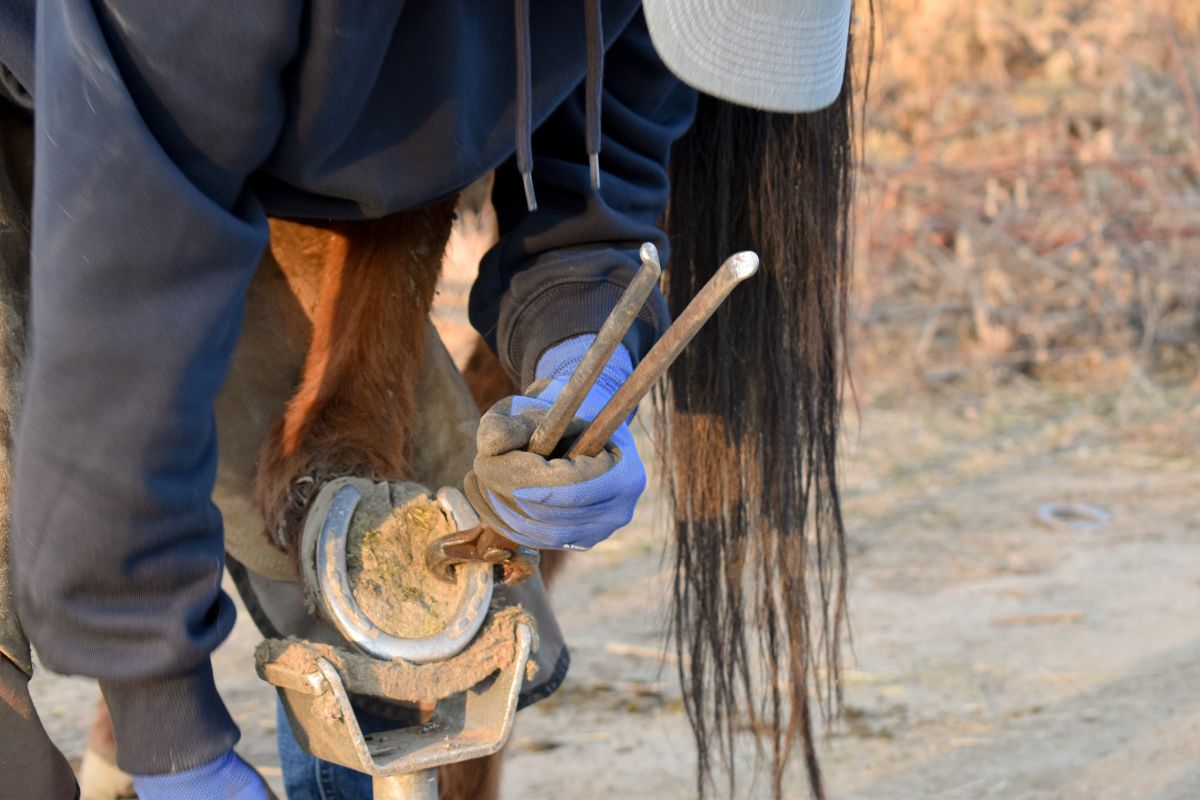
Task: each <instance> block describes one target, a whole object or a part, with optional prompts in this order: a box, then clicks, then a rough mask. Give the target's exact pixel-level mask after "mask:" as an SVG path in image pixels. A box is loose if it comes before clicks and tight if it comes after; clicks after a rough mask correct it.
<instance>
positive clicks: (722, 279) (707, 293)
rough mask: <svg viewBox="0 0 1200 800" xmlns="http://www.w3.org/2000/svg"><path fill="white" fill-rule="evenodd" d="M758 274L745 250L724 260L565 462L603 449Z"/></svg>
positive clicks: (754, 261) (754, 257) (751, 255)
mask: <svg viewBox="0 0 1200 800" xmlns="http://www.w3.org/2000/svg"><path fill="white" fill-rule="evenodd" d="M756 272H758V255H757V254H755V253H752V252H750V251H749V250H746V251H743V252H741V253H734V254H733V255H731V256H730V257H729V258H727V259H725V263H724V264H722V265H721V266H720V267H719V268H718V269H717V271H716V272H715V273H714V274H713V276H712V277H711V278H709V280H708V283H706V284H704V288H703V289H701V290H700V292H699V294H697V295H696V296H695V297H693V298H692V302H690V303H688V305H687V308H685V309H684V310H683V313H682V314H680V315H679V318H678V319H677V320H675V322H674V323H673V324H672V325H671V327H670V328H668V329H667V332H666V333H664V334H663V336H662V338H661V339H659V340H658V342H657V343H656V344H655V345H654V347H652V348H650V352H649V353H647V354H646V357H645V358H643V359H642V360H641V361H640V362H639V363H638V365H637V368H636V369H635V370H634V371H633V374H632V375H630V376H629V378H628V380H626V381H625V383H623V384H622V385H621V388H620V389H618V390H617V393H616V394H614V395H613V396H612V399H610V400H609V401H608V404H607V405H605V406H604V408H603V409H602V410H601V411H600V413H599V414H597V415H596V418H595V419H594V420H592V424H591V425H590V426H588V429H587V430H586V431H584V432H583V434H582V435H581V436H580V437H579V438H578V439H576V440H575V443H574V444H573V445H571V449H570V450H569V451H568V452H567V458H574V457H576V456H580V455H584V456H594V455H597V454H598V453H599V452H600V451H601V450H602V449H604V445H605V443H606V442H607V441H608V440H609V439H610V438H612V435H613V434H614V433H615V432H616V430H617V428H618V427H620V425H621V423H622V422H624V421H625V420H626V419H628V418H629V415H630V414H632V413H633V410H634V409H635V408H637V405H638V403H640V402H641V400H642V398H643V397H645V396H646V393H647V392H649V391H650V388H651V387H652V386H654V384H655V383H656V382H657V381H658V379H659V378H661V377H662V376H663V375H664V374H666V371H667V368H668V367H670V366H671V364H672V363H674V361H675V359H676V358H678V357H679V354H680V353H681V352H683V348H685V347H687V345H688V342H690V341H691V340H692V339H693V338H694V337H695V335H696V334H697V333H699V332H700V329H701V328H702V327H704V323H705V322H707V321H708V318H709V317H711V316H712V315H713V313H714V312H715V311H716V310H717V308H719V307H720V305H721V303H723V302H724V301H725V298H726V297H728V296H729V293H730V292H732V291H733V290H734V288H735V287H737V285H738V284H739V283H741V282H742V281H744V280H746V279H747V278H749V277H750V276H751V275H753V274H754V273H756Z"/></svg>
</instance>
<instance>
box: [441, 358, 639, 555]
mask: <svg viewBox="0 0 1200 800" xmlns="http://www.w3.org/2000/svg"><path fill="white" fill-rule="evenodd" d="M594 339H595V337H594V336H592V335H586V336H577V337H575V338H573V339H568V340H567V341H565V342H561V343H559V344H557V345H555V346H553V347H551V348H550V349H548V350H547V351H546V352H545V353H543V354H542V356H541V358H540V359H538V365H537V370H536V376H535V377H536V380H535V381H534V384H533V385H532V386H531V387H530V388H529V389H528V390H526V391H527V395H518V396H515V397H509V398H506V399H504V400H501V401H500V402H499V403H497V404H496V405H494V406H492V408H491V409H489V410H488V412H487V413H486V414H484V415H483V419H482V420H480V422H479V434H478V437H477V445H478V454H477V455H476V457H475V469H474V470H473V471H472V472H471V473H469V474H468V475H467V477H466V480H465V482H464V483H465V486H464V488H465V489H466V494H467V497H468V498H469V499H470V501H471V504H472V505H473V506H474V507H475V510H476V511H477V512H478V513H479V517H480V519H481V521H482V522H484V523H485V524H487V525H489V526H490V527H492V528H494V529H495V530H496V531H498V532H500V533H503V534H504V535H505V536H507V537H509V538H510V539H512V540H513V541H514V542H517V543H518V544H523V545H527V546H529V547H536V548H540V549H555V550H587V549H588V548H590V547H592V546H593V545H595V544H596V543H597V542H601V541H603V540H605V539H607V538H608V537H609V536H611V535H612V533H613V531H615V530H617V528H620V527H623V526H625V525H628V524H629V520H630V519H632V518H633V507H634V505H636V503H637V500H638V497H640V496H641V494H642V491H643V490H644V489H645V488H646V470H645V468H644V467H643V466H642V461H641V458H639V457H638V452H637V447H635V446H634V443H633V434H632V433H630V431H629V426H628V424H627V423H628V420H627V421H626V423H623V424H622V425H621V427H620V428H618V429H617V432H616V433H615V434H613V437H612V438H611V439H610V440H609V441H608V443H607V445H606V446H605V448H604V450H603V451H602V452H601V453H600V454H599V455H596V456H581V457H578V458H571V459H567V458H552V459H550V460H546V459H544V458H542V457H541V456H538V455H535V454H533V453H530V452H527V451H526V449H525V448H527V447H528V446H529V439H530V437H531V436H533V431H534V429H535V428H536V427H537V424H538V422H540V421H541V419H542V418H543V417H544V416H545V414H546V411H547V410H548V409H549V408H550V405H551V404H552V403H553V402H554V399H555V398H557V397H558V395H559V393H560V392H562V390H563V387H564V386H566V384H567V379H568V378H570V376H571V372H572V371H573V370H574V369H575V367H576V366H578V365H579V361H580V359H582V358H583V354H584V353H585V352H586V351H587V348H588V345H590V344H591V343H592V341H593V340H594ZM632 371H633V366H632V363H631V361H630V358H629V353H628V352H627V351H626V350H625V348H624V347H618V348H617V352H616V353H614V354H613V357H612V358H611V359H610V360H609V362H608V364H607V365H606V366H605V368H604V371H603V373H602V374H601V376H600V379H599V380H597V381H596V384H595V386H593V387H592V389H591V391H590V392H588V395H587V397H586V398H585V399H584V401H583V404H582V405H581V406H580V407H579V410H578V411H577V412H575V414H576V417H577V419H576V420H575V422H574V423H573V424H572V427H571V428H569V429H568V432H567V436H571V435H572V434H574V435H578V434H579V433H582V431H583V429H584V427H585V424H584V423H583V422H581V421H580V420H587V421H589V422H590V421H591V420H592V419H594V418H595V416H596V415H597V414H598V413H600V410H601V409H602V408H604V405H605V404H606V403H607V402H608V400H609V398H611V397H612V396H613V394H614V393H615V392H616V391H617V389H618V388H619V387H620V386H621V384H622V383H623V382H624V381H625V379H626V378H628V377H629V375H630V373H631V372H632ZM530 395H531V396H530Z"/></svg>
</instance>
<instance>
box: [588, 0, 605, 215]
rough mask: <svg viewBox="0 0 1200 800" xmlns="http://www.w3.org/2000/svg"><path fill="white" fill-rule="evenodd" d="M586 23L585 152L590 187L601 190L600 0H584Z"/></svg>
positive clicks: (601, 52)
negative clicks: (589, 175)
mask: <svg viewBox="0 0 1200 800" xmlns="http://www.w3.org/2000/svg"><path fill="white" fill-rule="evenodd" d="M584 17H585V23H586V25H587V101H586V102H587V153H588V168H589V169H590V170H591V173H592V189H593V190H595V191H597V192H598V191H600V93H601V90H602V89H603V88H604V28H603V21H602V19H601V16H600V0H584Z"/></svg>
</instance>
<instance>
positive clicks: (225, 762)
mask: <svg viewBox="0 0 1200 800" xmlns="http://www.w3.org/2000/svg"><path fill="white" fill-rule="evenodd" d="M133 788H134V789H136V790H137V796H138V797H139V798H141V800H217V799H218V798H219V800H270V798H272V797H273V796H274V795H272V794H271V792H270V791H269V790H268V789H267V785H266V783H264V782H263V779H262V778H261V777H260V776H259V774H258V773H257V772H255V771H254V768H253V767H251V766H250V765H249V764H247V763H246V762H245V761H242V759H241V758H240V757H238V755H237V753H235V752H233V751H232V750H230V751H229V752H228V753H226V754H225V755H223V756H221V757H220V758H218V759H216V760H215V761H210V762H208V763H207V764H201V765H200V766H198V767H194V768H192V769H189V770H186V771H184V772H174V773H171V774H170V775H134V776H133Z"/></svg>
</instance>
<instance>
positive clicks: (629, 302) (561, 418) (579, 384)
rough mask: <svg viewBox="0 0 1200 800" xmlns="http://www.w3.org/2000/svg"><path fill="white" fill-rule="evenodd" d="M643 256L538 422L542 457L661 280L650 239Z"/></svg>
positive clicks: (535, 439) (536, 440) (534, 440)
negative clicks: (631, 277)
mask: <svg viewBox="0 0 1200 800" xmlns="http://www.w3.org/2000/svg"><path fill="white" fill-rule="evenodd" d="M639 255H640V256H641V259H642V267H641V269H639V270H638V273H637V275H635V276H634V278H633V280H632V281H631V282H630V283H629V286H628V287H626V289H625V292H624V293H623V294H622V295H621V299H620V300H619V301H618V302H617V305H616V308H614V309H613V310H612V313H611V314H609V315H608V319H606V320H605V321H604V324H603V325H602V326H601V327H600V332H599V333H597V334H596V339H595V341H593V342H592V345H591V347H589V348H588V349H587V352H586V353H584V355H583V360H581V361H580V362H579V366H577V367H576V368H575V371H574V372H572V373H571V377H570V378H569V379H568V380H567V385H566V386H564V387H563V390H562V392H560V393H559V395H558V397H557V398H555V400H554V403H553V404H552V405H551V406H550V410H549V411H548V412H546V416H545V417H543V418H542V421H541V422H540V423H538V426H537V429H536V430H534V432H533V436H531V437H529V448H528V449H529V452H531V453H536V454H537V455H539V456H541V457H542V458H549V457H550V456H551V454H553V453H554V449H555V448H556V447H558V443H559V441H560V440H561V439H562V435H563V433H565V432H566V430H567V426H568V425H569V424H571V420H573V419H574V418H575V412H576V411H578V410H579V406H580V404H581V403H583V398H584V397H586V396H587V393H588V392H589V391H591V388H592V386H593V385H594V384H595V383H596V381H597V380H598V379H599V377H600V373H601V372H602V371H603V370H604V367H605V365H606V364H608V359H609V358H611V357H612V354H613V353H614V352H615V351H616V349H617V346H618V345H619V344H621V340H623V339H624V338H625V334H626V333H627V332H628V331H629V328H630V327H631V326H632V325H633V321H634V320H635V319H637V315H638V314H639V313H641V310H642V306H644V305H645V304H646V298H647V297H649V296H650V292H651V291H652V290H653V289H654V286H655V284H657V283H658V276H659V275H660V274H661V273H662V265H661V264H659V261H658V249H657V248H656V247H655V246H654V245H652V244H650V242H646V243H645V244H643V245H642V247H641V250H640V251H639Z"/></svg>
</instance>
